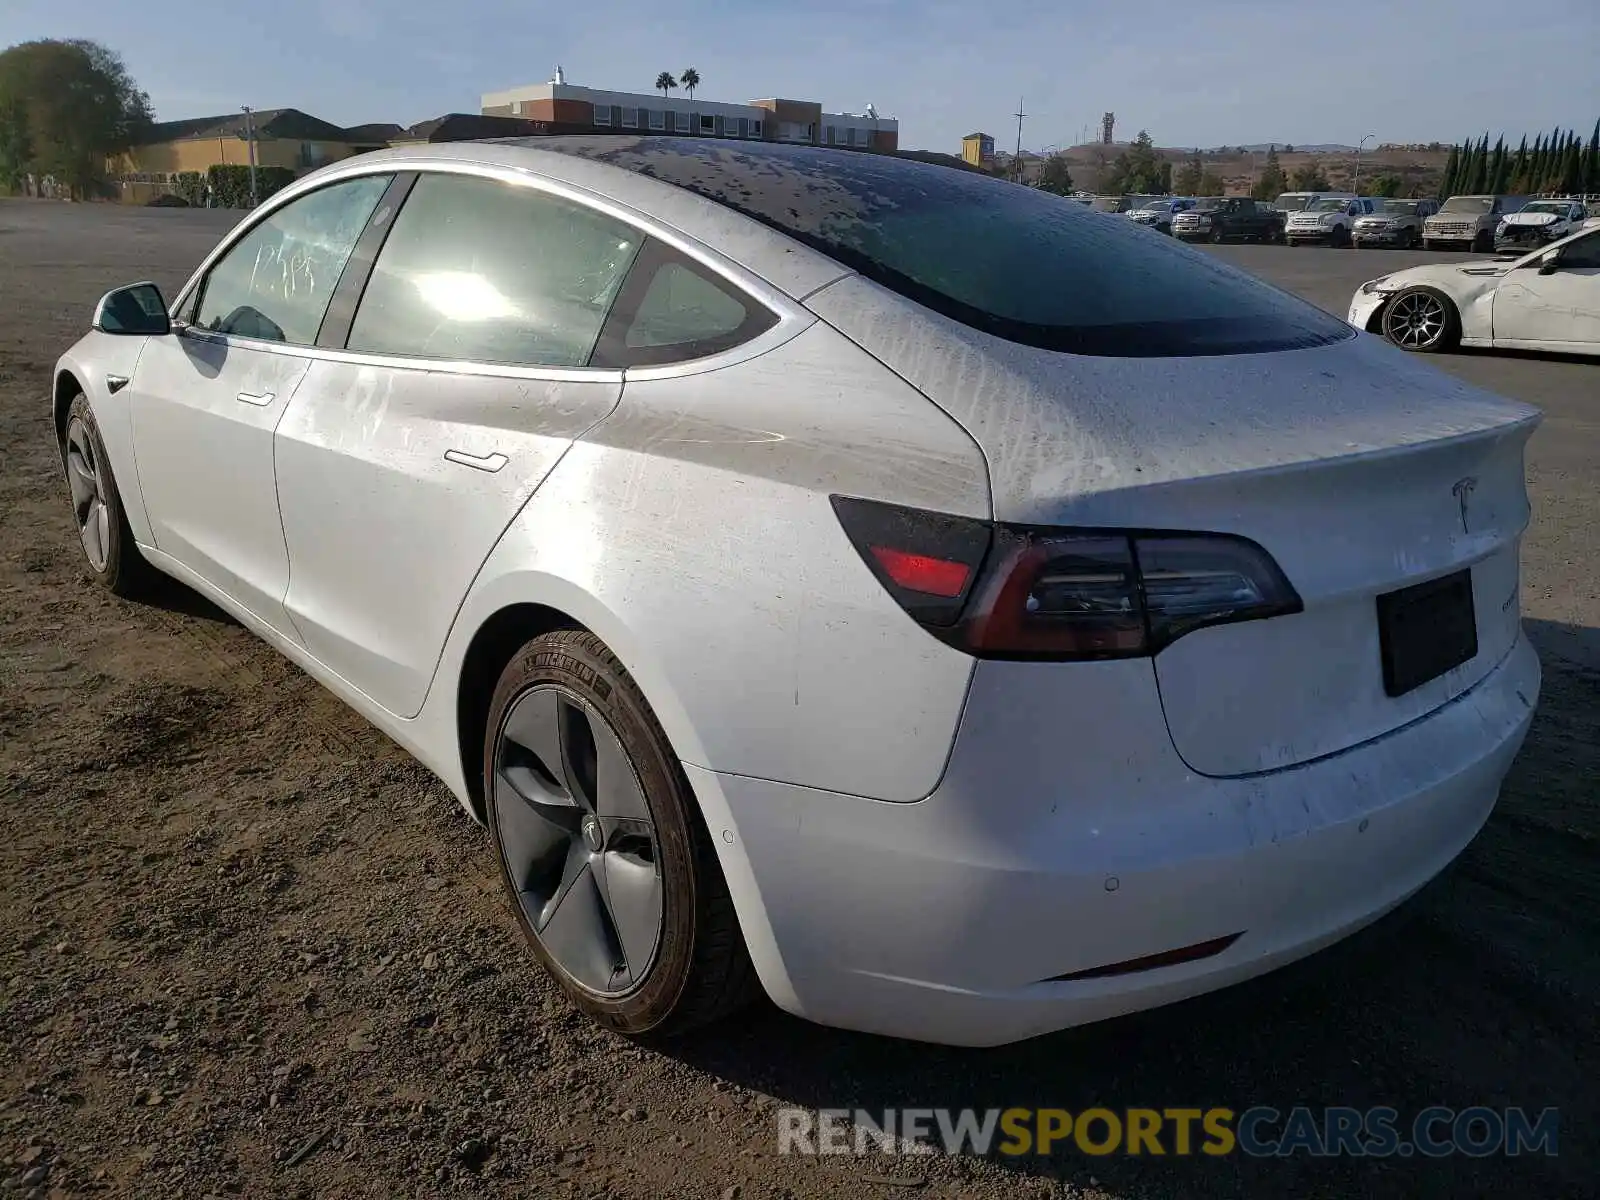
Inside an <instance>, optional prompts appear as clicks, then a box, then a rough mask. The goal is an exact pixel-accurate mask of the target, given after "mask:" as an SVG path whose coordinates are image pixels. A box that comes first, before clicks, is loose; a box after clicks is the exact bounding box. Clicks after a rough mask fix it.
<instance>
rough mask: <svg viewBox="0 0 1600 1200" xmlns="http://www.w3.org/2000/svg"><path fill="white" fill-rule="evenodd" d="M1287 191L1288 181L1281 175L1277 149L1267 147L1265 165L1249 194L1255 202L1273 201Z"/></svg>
mask: <svg viewBox="0 0 1600 1200" xmlns="http://www.w3.org/2000/svg"><path fill="white" fill-rule="evenodd" d="M1288 190H1289V180H1288V179H1287V178H1285V176H1284V174H1283V164H1282V163H1280V162H1279V161H1278V148H1277V147H1276V146H1269V147H1267V161H1266V165H1265V166H1263V167H1262V168H1261V178H1259V179H1257V180H1256V185H1255V187H1253V188H1251V189H1250V194H1251V195H1252V196H1254V197H1255V198H1256V199H1257V200H1275V199H1277V198H1278V196H1279V195H1280V194H1282V193H1283V192H1286V191H1288Z"/></svg>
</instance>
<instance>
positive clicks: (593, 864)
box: [483, 629, 758, 1034]
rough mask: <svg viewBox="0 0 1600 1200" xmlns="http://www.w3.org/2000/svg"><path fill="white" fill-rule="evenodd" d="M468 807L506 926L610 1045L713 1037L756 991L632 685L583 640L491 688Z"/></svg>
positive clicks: (676, 776) (664, 748)
mask: <svg viewBox="0 0 1600 1200" xmlns="http://www.w3.org/2000/svg"><path fill="white" fill-rule="evenodd" d="M485 743H486V744H485V747H484V781H483V782H484V795H485V798H486V805H487V817H488V825H489V830H490V835H491V838H492V840H493V842H494V847H495V852H496V855H497V857H498V858H499V860H500V868H501V877H502V879H503V881H504V883H505V887H506V891H507V894H508V895H509V897H510V899H511V902H512V907H513V909H514V910H515V912H516V916H517V921H518V923H519V924H520V925H521V927H522V932H523V934H524V936H525V937H526V938H527V940H528V943H529V944H530V946H531V947H532V948H533V951H534V953H535V955H536V956H537V957H538V958H539V960H540V961H541V962H542V963H543V964H544V965H545V967H546V968H547V969H548V970H549V972H550V974H551V975H552V976H553V977H554V978H555V980H556V982H557V983H558V984H559V985H560V986H561V988H562V989H563V990H564V991H565V992H566V993H567V995H568V996H569V997H570V998H571V999H572V1000H573V1002H574V1003H576V1004H577V1005H578V1007H579V1008H581V1009H583V1010H584V1011H585V1012H586V1013H588V1014H589V1015H590V1016H591V1017H592V1018H594V1019H595V1020H596V1021H598V1022H599V1023H601V1024H603V1025H605V1026H607V1027H609V1028H611V1029H614V1030H616V1031H618V1032H621V1033H629V1034H672V1033H678V1032H682V1031H684V1030H687V1029H691V1028H693V1027H695V1026H697V1025H702V1024H705V1023H707V1022H709V1021H713V1020H715V1019H717V1018H719V1017H721V1016H724V1015H726V1014H727V1013H729V1012H731V1011H733V1010H734V1009H735V1008H737V1007H739V1006H740V1005H741V1004H743V1003H744V1002H745V1001H746V1000H748V999H749V998H750V997H751V996H752V995H753V994H754V992H755V990H756V987H757V986H758V985H757V984H756V982H755V974H754V970H753V968H752V967H751V965H750V959H749V956H748V954H747V953H746V951H745V945H744V940H743V938H742V937H741V935H740V932H739V926H738V921H737V919H736V918H735V916H734V912H733V904H732V901H731V900H730V899H729V896H728V888H727V884H726V883H725V882H724V880H723V876H722V870H721V867H720V866H719V865H718V863H717V857H716V852H715V851H714V850H713V848H712V845H711V839H710V836H709V834H708V833H707V831H706V829H705V825H704V823H703V821H702V819H701V817H700V814H699V809H698V806H697V805H696V803H695V800H694V796H693V793H692V792H691V790H690V788H689V784H688V781H687V779H686V778H685V777H684V774H683V770H682V768H681V766H680V765H679V763H678V759H677V757H676V755H674V753H673V751H672V747H671V745H670V744H669V743H668V742H667V738H666V735H665V734H664V733H663V732H662V731H661V727H660V725H659V724H658V723H657V722H656V719H655V716H654V714H653V713H652V712H651V711H650V707H649V704H648V703H647V702H646V701H645V698H644V696H643V694H642V693H641V692H640V691H639V689H638V687H637V686H636V685H635V684H634V682H633V679H632V678H631V677H630V676H629V675H628V673H627V672H626V671H625V670H624V669H623V668H622V665H621V664H620V663H619V662H618V661H617V660H616V658H615V657H614V656H613V655H612V654H611V652H610V651H609V650H608V649H607V648H606V646H605V645H604V643H602V642H601V641H600V639H598V638H597V637H595V636H594V635H593V634H591V633H588V632H586V631H583V630H576V629H568V630H558V631H556V632H552V633H547V634H544V635H542V636H540V637H537V638H535V639H533V640H532V641H530V642H528V643H527V645H525V646H524V647H523V648H522V649H521V650H520V651H519V652H518V653H517V655H516V656H515V657H514V658H513V659H512V660H511V662H510V663H509V664H508V665H507V666H506V668H505V670H504V671H503V672H502V673H501V676H500V681H499V684H498V686H497V687H496V688H495V691H494V696H493V699H492V701H491V704H490V710H489V722H488V728H487V732H486V738H485Z"/></svg>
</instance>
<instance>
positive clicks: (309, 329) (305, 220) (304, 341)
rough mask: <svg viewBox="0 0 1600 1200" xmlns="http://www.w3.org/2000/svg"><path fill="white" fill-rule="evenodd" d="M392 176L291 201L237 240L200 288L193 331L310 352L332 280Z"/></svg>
mask: <svg viewBox="0 0 1600 1200" xmlns="http://www.w3.org/2000/svg"><path fill="white" fill-rule="evenodd" d="M391 178H392V176H389V175H364V176H362V177H361V178H359V179H350V180H346V181H345V182H343V183H335V184H331V185H329V186H328V187H325V188H319V189H318V190H317V191H314V192H310V193H308V194H307V195H304V196H301V197H299V198H298V199H295V200H291V201H290V202H289V203H288V204H286V205H284V206H283V207H282V208H280V209H277V210H276V211H274V212H273V213H272V214H271V215H270V216H267V217H265V218H264V219H263V220H261V221H260V222H259V223H258V224H257V225H256V226H255V227H254V228H252V229H251V230H250V231H249V232H248V233H246V234H245V235H244V236H243V237H242V238H240V239H239V240H238V242H236V243H235V244H234V245H233V246H232V247H231V248H230V249H229V250H228V252H227V253H226V254H225V255H223V257H222V258H221V259H219V260H218V261H217V264H216V265H215V266H214V267H212V268H211V271H210V273H209V274H208V275H207V276H206V279H205V282H204V284H202V285H201V290H200V297H199V302H198V303H197V305H196V307H195V317H194V324H195V325H196V326H198V327H199V328H201V329H205V330H209V331H210V332H212V333H226V334H232V335H234V336H236V337H250V338H259V339H261V340H262V341H268V342H287V343H289V344H291V345H296V346H310V345H313V344H314V343H315V342H316V340H317V330H318V328H320V327H321V325H322V318H323V316H324V315H325V314H326V313H327V311H328V301H329V300H330V299H331V298H332V296H333V289H334V286H335V285H336V284H337V283H338V282H339V275H340V273H341V272H342V271H343V270H344V265H345V263H346V262H347V261H348V260H349V258H350V252H351V251H352V250H353V249H354V248H355V244H356V239H357V238H359V237H360V236H361V231H362V229H363V228H365V227H366V224H367V220H368V218H370V217H371V216H372V210H373V209H374V208H376V207H377V204H378V201H379V199H380V198H381V197H382V196H383V193H384V191H385V189H387V188H388V186H389V181H390V179H391Z"/></svg>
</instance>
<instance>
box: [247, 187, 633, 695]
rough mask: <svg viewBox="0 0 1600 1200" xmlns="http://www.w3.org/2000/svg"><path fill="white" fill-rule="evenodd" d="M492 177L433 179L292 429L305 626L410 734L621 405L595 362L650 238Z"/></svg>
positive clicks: (379, 265) (310, 385) (300, 405)
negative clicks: (512, 540)
mask: <svg viewBox="0 0 1600 1200" xmlns="http://www.w3.org/2000/svg"><path fill="white" fill-rule="evenodd" d="M482 172H483V173H478V172H477V170H476V169H474V170H470V171H465V172H463V171H459V170H453V171H439V172H429V171H423V172H421V173H420V174H419V175H418V177H417V180H416V183H415V185H414V186H413V187H412V189H411V191H410V194H409V195H408V196H407V198H406V200H405V202H404V204H403V206H402V207H401V209H400V211H399V213H398V215H397V216H396V217H395V219H394V220H393V222H392V223H391V227H390V230H389V232H388V235H387V238H386V240H385V241H384V242H383V244H382V246H381V249H379V250H378V252H377V254H376V258H375V261H374V263H373V265H372V268H371V276H370V278H369V279H368V280H367V281H366V284H365V290H364V291H363V292H362V293H361V297H360V302H359V305H358V306H357V307H355V309H354V311H353V313H352V315H351V317H350V323H349V328H348V333H347V335H346V336H345V337H344V338H342V339H340V342H339V345H338V346H336V347H330V348H329V349H328V350H327V352H326V353H325V354H324V355H323V356H322V357H320V358H319V359H318V360H317V361H315V362H314V363H312V364H311V368H310V370H309V371H308V372H307V374H306V377H305V379H304V380H303V381H302V382H301V385H300V388H299V390H298V391H297V393H296V395H295V398H294V402H293V403H292V404H291V405H290V407H289V410H288V412H287V413H286V414H285V416H284V419H283V421H282V422H281V423H280V425H279V426H278V430H277V438H276V456H277V481H278V494H279V497H280V504H281V507H282V511H283V536H284V540H285V543H286V544H287V546H288V554H289V563H290V578H289V585H288V591H287V594H286V595H285V597H284V604H285V607H286V609H287V610H288V613H289V616H290V619H291V620H292V621H293V622H294V624H295V626H296V628H297V629H298V630H299V632H300V634H301V636H302V637H303V639H304V641H305V645H306V647H307V649H309V650H310V651H311V653H312V654H314V655H315V656H316V657H317V658H318V659H319V660H320V661H322V662H323V663H324V664H325V665H327V666H328V667H330V668H331V669H332V670H334V671H335V672H336V673H337V674H339V675H340V676H342V677H343V678H344V679H346V680H347V681H348V682H350V683H351V684H353V685H354V686H356V687H357V688H359V689H360V690H361V691H363V692H365V693H366V694H367V695H368V696H370V697H371V698H372V699H373V700H375V701H376V702H377V703H379V704H380V705H382V706H383V707H384V708H386V709H388V710H389V711H391V712H393V713H395V714H397V715H399V716H412V715H414V714H415V713H416V712H417V711H418V710H420V709H421V707H422V702H423V699H424V698H425V697H426V695H427V690H428V686H429V683H430V681H431V679H432V676H433V669H434V666H435V664H436V663H437V662H438V657H439V653H440V650H441V648H442V647H443V645H444V641H445V637H446V635H447V634H448V633H449V630H450V625H451V623H452V621H453V620H454V618H455V614H456V611H457V609H458V608H459V606H460V603H461V600H462V598H463V596H464V595H465V594H466V592H467V589H468V587H469V586H470V584H471V582H472V580H473V577H474V576H475V575H476V574H477V572H478V569H479V567H480V566H481V565H482V564H483V561H484V559H485V558H486V557H488V554H489V552H490V550H492V549H493V547H494V545H495V543H496V542H497V541H498V540H499V537H500V535H501V533H502V532H503V531H504V530H505V528H506V526H507V525H508V524H509V523H510V521H511V519H512V518H513V517H514V516H515V515H516V514H517V512H518V510H519V509H521V507H522V506H523V505H524V504H525V503H526V502H527V500H528V498H529V497H530V496H531V495H532V494H533V492H534V490H535V489H536V488H537V487H538V486H539V484H540V482H541V481H542V480H543V479H544V478H545V476H546V475H547V474H549V472H550V470H551V468H553V467H554V466H555V464H556V463H557V462H558V461H559V460H560V458H561V456H562V454H564V453H565V452H566V450H567V448H568V447H569V446H570V445H571V444H572V441H573V439H574V438H577V437H578V436H580V435H581V434H582V433H583V432H584V431H585V430H586V429H589V428H590V427H591V426H593V425H594V424H595V423H596V422H597V421H599V420H600V419H601V418H603V417H604V416H605V415H606V414H607V413H608V412H610V411H611V409H612V408H613V407H614V406H615V405H616V403H617V399H618V397H619V396H620V395H621V391H622V372H621V370H620V369H597V368H593V367H590V366H589V365H588V363H589V359H590V355H591V352H592V350H593V348H594V344H595V341H596V339H597V338H598V336H599V332H600V329H601V326H602V325H603V323H604V321H605V317H606V314H607V312H608V310H609V307H610V305H611V303H612V300H613V299H614V297H615V295H616V292H617V289H618V288H619V287H620V286H621V284H622V281H623V279H624V278H625V276H626V274H627V271H628V268H629V266H630V265H631V263H632V262H633V259H634V257H635V256H636V255H637V253H638V251H639V248H640V246H641V244H642V243H643V241H644V234H643V233H642V232H641V231H639V230H638V229H636V228H634V227H633V226H631V225H628V224H626V223H624V222H622V221H620V220H618V219H616V218H615V217H613V216H611V215H608V214H607V213H604V212H601V211H598V210H596V209H595V208H592V207H590V206H588V205H587V204H585V203H582V202H579V201H577V200H575V199H573V198H571V197H569V196H565V195H560V194H556V193H555V192H552V191H548V190H544V188H543V186H542V185H540V184H538V183H537V181H534V180H531V179H529V178H528V177H526V176H521V175H513V174H510V173H507V174H505V175H504V176H500V175H496V174H494V173H492V172H490V171H489V169H488V168H483V169H482Z"/></svg>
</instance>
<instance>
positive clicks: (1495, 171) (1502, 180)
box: [1489, 134, 1510, 194]
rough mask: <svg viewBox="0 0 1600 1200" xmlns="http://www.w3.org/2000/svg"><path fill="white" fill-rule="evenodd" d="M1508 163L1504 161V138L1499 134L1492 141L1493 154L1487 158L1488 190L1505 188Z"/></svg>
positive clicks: (1496, 190) (1493, 190)
mask: <svg viewBox="0 0 1600 1200" xmlns="http://www.w3.org/2000/svg"><path fill="white" fill-rule="evenodd" d="M1509 170H1510V164H1509V163H1507V162H1506V139H1505V135H1504V134H1501V135H1500V136H1499V137H1497V138H1496V139H1495V142H1494V156H1493V157H1492V158H1490V160H1489V191H1491V192H1495V193H1497V194H1498V193H1500V192H1503V191H1505V190H1506V183H1507V182H1508V178H1507V172H1508V171H1509Z"/></svg>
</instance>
